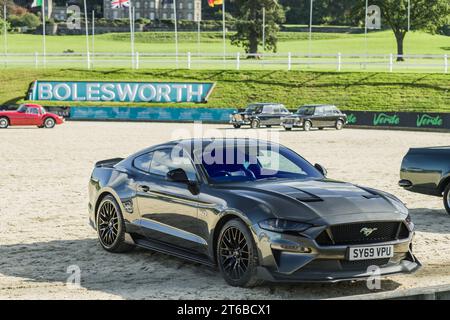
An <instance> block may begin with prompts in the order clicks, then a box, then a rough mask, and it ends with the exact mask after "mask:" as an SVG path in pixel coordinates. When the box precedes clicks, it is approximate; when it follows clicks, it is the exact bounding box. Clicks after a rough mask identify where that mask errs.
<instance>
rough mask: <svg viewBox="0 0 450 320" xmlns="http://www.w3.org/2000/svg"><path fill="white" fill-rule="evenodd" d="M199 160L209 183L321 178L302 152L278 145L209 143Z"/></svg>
mask: <svg viewBox="0 0 450 320" xmlns="http://www.w3.org/2000/svg"><path fill="white" fill-rule="evenodd" d="M197 157H198V156H197ZM200 161H201V163H202V165H203V167H204V168H205V171H206V173H207V174H208V177H209V180H210V181H211V182H212V183H227V182H244V181H258V180H267V179H274V180H276V179H321V178H323V175H322V174H321V173H320V172H319V171H318V170H317V169H316V168H314V167H313V166H312V165H311V164H310V163H309V162H307V161H306V160H305V159H303V158H302V157H301V156H299V155H298V154H296V153H295V152H294V151H292V150H290V149H288V148H286V147H283V146H278V145H267V144H265V145H261V144H256V143H255V144H233V145H231V146H229V145H228V143H227V144H225V145H223V144H218V145H217V144H216V145H214V146H211V145H210V146H208V147H206V148H204V149H203V153H202V155H201V160H200Z"/></svg>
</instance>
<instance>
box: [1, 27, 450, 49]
mask: <svg viewBox="0 0 450 320" xmlns="http://www.w3.org/2000/svg"><path fill="white" fill-rule="evenodd" d="M231 34H232V32H230V33H229V35H231ZM129 37H130V35H129V34H127V33H116V34H102V35H97V36H95V51H96V52H129V51H130V40H129ZM0 42H1V44H0V47H1V48H2V51H1V52H3V41H0ZM69 49H70V50H73V51H75V52H85V51H86V40H85V37H84V36H47V52H49V53H62V52H63V51H65V50H69ZM136 50H137V51H138V52H148V53H163V52H164V53H165V52H174V51H175V45H174V34H173V32H144V33H136ZM309 50H311V52H312V53H338V52H341V53H344V54H345V53H366V52H369V53H377V54H378V53H383V54H388V53H395V52H396V45H395V38H394V35H393V33H392V31H380V32H370V33H369V35H368V37H367V46H366V41H365V37H364V34H347V33H314V34H313V41H312V42H311V45H309V41H308V33H304V32H303V33H302V32H280V33H279V44H278V52H280V53H287V52H293V53H309ZM8 51H9V52H12V53H34V52H39V53H40V52H42V36H39V35H28V34H9V35H8ZM179 51H180V52H197V51H199V52H203V53H213V52H216V53H221V52H222V34H221V33H220V32H203V33H202V36H201V42H200V46H198V45H197V33H196V32H180V33H179ZM238 51H239V52H243V49H242V48H239V47H236V46H232V45H231V44H230V42H229V41H228V42H227V52H230V53H231V52H238ZM405 53H407V54H445V53H450V37H447V36H441V35H431V34H427V33H423V32H410V33H409V34H407V36H406V38H405Z"/></svg>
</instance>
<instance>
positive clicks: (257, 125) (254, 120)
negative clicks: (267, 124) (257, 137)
mask: <svg viewBox="0 0 450 320" xmlns="http://www.w3.org/2000/svg"><path fill="white" fill-rule="evenodd" d="M250 126H251V127H252V128H253V129H256V128H259V126H260V122H259V120H258V119H253V120H252V122H251V124H250Z"/></svg>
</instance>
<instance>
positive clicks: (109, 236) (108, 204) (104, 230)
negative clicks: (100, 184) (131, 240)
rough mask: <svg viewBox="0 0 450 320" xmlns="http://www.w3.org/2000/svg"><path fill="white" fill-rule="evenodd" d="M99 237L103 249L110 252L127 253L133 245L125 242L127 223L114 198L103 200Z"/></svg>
mask: <svg viewBox="0 0 450 320" xmlns="http://www.w3.org/2000/svg"><path fill="white" fill-rule="evenodd" d="M97 235H98V239H99V241H100V244H101V245H102V247H103V249H105V250H106V251H109V252H115V253H119V252H127V251H130V250H131V249H133V247H134V246H133V245H131V244H128V243H126V242H125V222H124V220H123V217H122V213H121V211H120V207H119V205H118V204H117V202H116V200H115V199H114V197H113V196H111V195H108V196H106V197H105V198H103V200H102V202H101V203H100V205H99V206H98V210H97Z"/></svg>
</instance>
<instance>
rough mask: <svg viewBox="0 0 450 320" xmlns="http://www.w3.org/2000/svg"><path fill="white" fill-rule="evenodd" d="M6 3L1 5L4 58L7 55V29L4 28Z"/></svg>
mask: <svg viewBox="0 0 450 320" xmlns="http://www.w3.org/2000/svg"><path fill="white" fill-rule="evenodd" d="M6 18H7V17H6V1H5V2H4V4H3V20H4V25H3V41H4V46H5V57H6V55H7V54H8V35H7V32H8V29H7V28H6Z"/></svg>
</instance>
